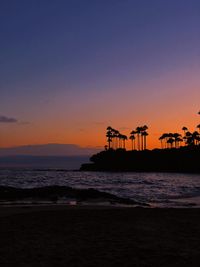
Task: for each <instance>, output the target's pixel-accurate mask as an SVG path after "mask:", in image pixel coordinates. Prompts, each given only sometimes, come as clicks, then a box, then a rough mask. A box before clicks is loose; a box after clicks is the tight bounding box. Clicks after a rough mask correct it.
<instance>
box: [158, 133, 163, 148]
mask: <svg viewBox="0 0 200 267" xmlns="http://www.w3.org/2000/svg"><path fill="white" fill-rule="evenodd" d="M159 140H160V143H161V148H162V149H163V140H164V134H162V135H161V136H160V137H159Z"/></svg>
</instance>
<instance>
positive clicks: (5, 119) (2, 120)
mask: <svg viewBox="0 0 200 267" xmlns="http://www.w3.org/2000/svg"><path fill="white" fill-rule="evenodd" d="M16 122H18V120H17V119H15V118H9V117H6V116H1V115H0V123H16Z"/></svg>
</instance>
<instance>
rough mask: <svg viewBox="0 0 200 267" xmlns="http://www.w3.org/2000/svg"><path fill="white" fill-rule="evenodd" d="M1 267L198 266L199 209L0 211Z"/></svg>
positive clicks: (23, 208) (19, 209) (105, 208)
mask: <svg viewBox="0 0 200 267" xmlns="http://www.w3.org/2000/svg"><path fill="white" fill-rule="evenodd" d="M0 237H1V238H0V242H1V245H0V266H1V267H4V266H19V267H24V266H26V267H29V266H30V267H31V266H45V267H46V266H48V267H49V266H56V267H57V266H58V267H59V266H63V267H64V266H65V267H66V266H70V267H71V266H72V267H73V266H81V267H84V266H91V267H93V266H94V267H96V266H97V267H98V266H101V267H102V266H153V267H156V266H159V267H160V266H190V267H191V266H199V262H200V210H199V209H149V208H112V207H81V206H78V207H76V206H75V207H67V206H47V207H41V206H33V207H0Z"/></svg>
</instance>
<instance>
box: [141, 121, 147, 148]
mask: <svg viewBox="0 0 200 267" xmlns="http://www.w3.org/2000/svg"><path fill="white" fill-rule="evenodd" d="M147 129H148V126H146V125H144V126H142V127H141V140H142V141H141V143H142V150H144V149H146V137H147V135H148V133H147V131H146V130H147Z"/></svg>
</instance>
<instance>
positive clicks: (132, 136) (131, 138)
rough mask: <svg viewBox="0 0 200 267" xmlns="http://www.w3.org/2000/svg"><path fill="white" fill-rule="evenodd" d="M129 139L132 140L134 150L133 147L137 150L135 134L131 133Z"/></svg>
mask: <svg viewBox="0 0 200 267" xmlns="http://www.w3.org/2000/svg"><path fill="white" fill-rule="evenodd" d="M131 133H132V132H131ZM129 139H130V140H131V143H132V151H133V148H134V150H135V135H134V134H131V135H130V137H129Z"/></svg>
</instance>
